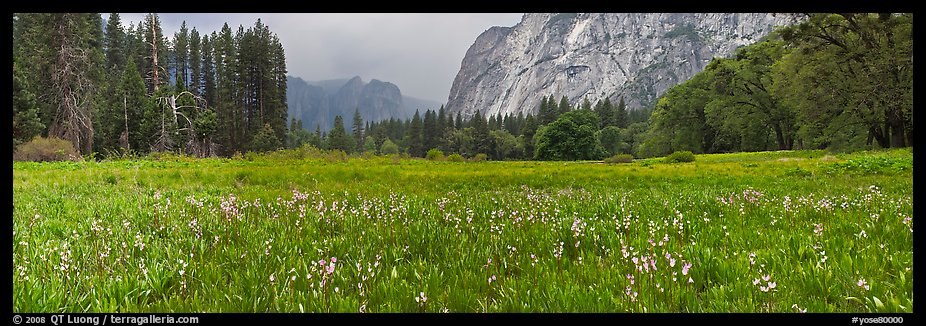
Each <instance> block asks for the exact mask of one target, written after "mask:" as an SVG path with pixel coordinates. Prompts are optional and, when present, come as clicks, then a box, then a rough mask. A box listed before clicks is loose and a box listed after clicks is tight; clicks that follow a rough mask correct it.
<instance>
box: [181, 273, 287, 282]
mask: <svg viewBox="0 0 926 326" xmlns="http://www.w3.org/2000/svg"><path fill="white" fill-rule="evenodd" d="M181 275H183V274H181ZM275 280H276V277H274V274H270V283H273V282H274V281H275Z"/></svg>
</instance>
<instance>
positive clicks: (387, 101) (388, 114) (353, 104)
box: [286, 76, 441, 131]
mask: <svg viewBox="0 0 926 326" xmlns="http://www.w3.org/2000/svg"><path fill="white" fill-rule="evenodd" d="M286 85H287V94H286V104H287V105H288V108H289V111H288V112H289V118H295V119H297V120H302V126H303V128H305V129H307V130H309V131H314V130H315V128H316V126H319V127H321V130H322V131H327V130H330V129H331V128H332V127H333V126H334V117H335V116H338V115H340V116H342V117H344V124H345V125H346V126H349V124H350V123H351V122H352V119H353V116H354V110H359V112H360V117H361V118H363V121H364V122H368V121H381V120H388V119H389V118H398V119H406V118H409V117H411V116H412V115H414V114H415V110H420V111H421V112H424V111H425V110H428V109H430V110H437V109H438V108H440V106H441V103H438V102H435V101H430V100H425V99H419V98H414V97H410V96H405V95H402V92H401V90H399V87H398V86H396V85H395V84H393V83H390V82H384V81H380V80H377V79H373V80H370V81H369V82H365V81H363V79H361V78H360V76H354V77H353V78H350V79H329V80H321V81H306V80H304V79H302V78H299V77H295V76H287V78H286Z"/></svg>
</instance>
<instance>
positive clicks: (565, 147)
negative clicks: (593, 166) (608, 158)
mask: <svg viewBox="0 0 926 326" xmlns="http://www.w3.org/2000/svg"><path fill="white" fill-rule="evenodd" d="M597 130H598V115H597V114H595V113H594V112H592V111H590V110H575V111H569V112H567V113H565V114H563V115H561V116H560V117H559V118H557V119H556V121H554V122H553V123H551V124H549V125H547V126H545V127H542V128H540V129H539V130H538V131H537V134H536V135H535V136H534V138H535V141H536V154H535V158H537V159H541V160H568V161H574V160H593V159H600V158H602V157H603V156H604V153H605V152H604V149H603V148H602V147H601V144H600V143H599V142H598V138H597V137H595V133H596V131H597Z"/></svg>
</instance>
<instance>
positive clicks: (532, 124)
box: [521, 114, 537, 159]
mask: <svg viewBox="0 0 926 326" xmlns="http://www.w3.org/2000/svg"><path fill="white" fill-rule="evenodd" d="M536 133H537V120H536V119H534V116H533V115H531V114H528V115H527V118H524V126H523V127H522V128H521V142H522V144H523V145H522V146H523V147H524V158H528V159H530V158H533V157H534V135H535V134H536Z"/></svg>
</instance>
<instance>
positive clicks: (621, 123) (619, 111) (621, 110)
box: [609, 96, 628, 128]
mask: <svg viewBox="0 0 926 326" xmlns="http://www.w3.org/2000/svg"><path fill="white" fill-rule="evenodd" d="M609 104H610V103H609ZM611 121H613V123H614V124H613V126H616V127H618V128H627V125H628V121H627V107H626V106H625V104H624V97H623V96H621V100H620V102H617V108H615V109H614V118H612V120H611Z"/></svg>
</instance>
